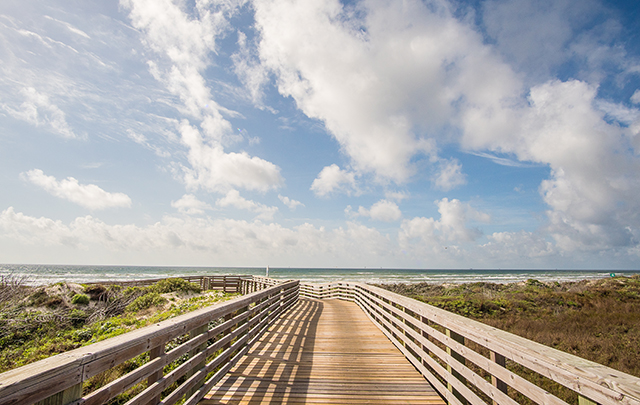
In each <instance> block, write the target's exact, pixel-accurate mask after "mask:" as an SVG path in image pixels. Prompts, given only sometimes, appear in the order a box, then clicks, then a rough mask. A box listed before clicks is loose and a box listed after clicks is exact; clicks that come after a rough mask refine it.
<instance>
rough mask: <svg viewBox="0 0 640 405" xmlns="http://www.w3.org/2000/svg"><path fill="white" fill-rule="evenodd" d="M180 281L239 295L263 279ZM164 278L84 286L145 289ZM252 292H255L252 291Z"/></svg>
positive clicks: (222, 277)
mask: <svg viewBox="0 0 640 405" xmlns="http://www.w3.org/2000/svg"><path fill="white" fill-rule="evenodd" d="M180 278H181V279H183V280H185V281H188V282H190V283H193V284H196V285H198V286H199V287H200V289H202V290H203V291H206V290H221V291H224V292H230V293H239V292H243V291H245V290H246V291H249V289H251V288H254V287H255V283H259V281H258V280H257V279H260V278H264V277H254V276H250V275H232V276H229V275H215V276H180ZM165 279H166V278H148V279H141V280H131V281H117V280H116V281H96V282H91V283H85V284H102V285H109V284H117V285H121V286H127V287H146V286H150V285H152V284H155V283H157V282H158V281H161V280H165ZM262 283H263V284H264V285H273V284H268V283H266V282H262ZM252 291H257V289H253V290H252Z"/></svg>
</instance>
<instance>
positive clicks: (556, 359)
mask: <svg viewBox="0 0 640 405" xmlns="http://www.w3.org/2000/svg"><path fill="white" fill-rule="evenodd" d="M300 296H301V297H307V298H316V299H327V298H339V299H346V300H350V301H354V302H355V303H357V304H358V305H359V306H360V307H361V308H362V310H364V311H365V312H366V313H367V315H368V316H369V318H370V319H371V320H372V321H373V322H374V323H375V324H376V325H377V326H378V327H379V328H380V329H381V330H382V332H383V333H385V334H386V335H387V337H388V338H389V339H390V340H391V341H392V342H393V343H394V344H395V345H396V347H398V349H399V350H400V351H402V352H403V353H404V354H405V356H406V357H407V359H408V360H409V361H411V363H413V365H414V366H415V367H416V368H417V369H418V370H419V371H420V372H422V374H423V375H424V376H425V378H426V379H427V380H428V381H429V382H430V383H431V384H432V385H433V386H434V388H435V389H436V390H437V391H438V392H439V393H440V395H441V396H442V397H443V398H445V399H446V400H447V401H448V402H449V403H450V404H460V405H462V404H511V405H515V404H521V403H538V404H545V405H546V404H553V405H560V404H568V403H570V402H566V401H564V400H563V399H560V398H559V397H558V396H556V395H554V394H552V393H551V392H549V391H548V390H547V389H545V388H543V387H541V386H540V385H543V384H542V383H540V381H545V380H546V379H548V380H551V381H553V382H555V383H557V384H559V385H561V386H563V387H566V388H568V389H569V390H571V391H573V392H574V394H575V402H577V403H579V404H581V405H583V404H603V405H604V404H625V405H639V404H640V378H638V377H635V376H632V375H629V374H625V373H622V372H619V371H617V370H614V369H612V368H609V367H606V366H603V365H601V364H598V363H595V362H592V361H589V360H585V359H582V358H580V357H577V356H573V355H571V354H568V353H565V352H562V351H559V350H556V349H553V348H551V347H548V346H545V345H542V344H539V343H536V342H533V341H531V340H528V339H525V338H522V337H519V336H516V335H513V334H511V333H508V332H505V331H502V330H500V329H497V328H494V327H491V326H488V325H485V324H483V323H480V322H477V321H474V320H471V319H469V318H465V317H463V316H460V315H457V314H453V313H451V312H448V311H445V310H443V309H440V308H436V307H433V306H431V305H428V304H425V303H422V302H419V301H417V300H414V299H411V298H408V297H404V296H401V295H398V294H395V293H392V292H390V291H387V290H383V289H381V288H378V287H374V286H370V285H366V284H360V283H346V282H339V283H328V284H321V285H314V284H307V283H301V285H300ZM522 370H524V371H525V372H522ZM532 375H533V376H534V378H531V376H532ZM552 384H553V383H552ZM572 402H573V401H572Z"/></svg>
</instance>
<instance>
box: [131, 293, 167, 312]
mask: <svg viewBox="0 0 640 405" xmlns="http://www.w3.org/2000/svg"><path fill="white" fill-rule="evenodd" d="M165 302H167V299H166V298H164V297H163V296H161V295H160V294H158V293H157V292H152V293H148V294H145V295H143V296H141V297H138V298H136V299H135V300H133V302H132V303H131V304H129V305H127V307H126V311H127V312H136V311H140V310H143V309H147V308H150V307H154V306H158V305H162V304H164V303H165Z"/></svg>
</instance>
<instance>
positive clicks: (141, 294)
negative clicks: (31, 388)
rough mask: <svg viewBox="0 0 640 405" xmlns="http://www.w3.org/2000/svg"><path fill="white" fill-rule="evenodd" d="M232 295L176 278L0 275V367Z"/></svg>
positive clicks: (164, 317) (101, 338)
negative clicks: (52, 279)
mask: <svg viewBox="0 0 640 405" xmlns="http://www.w3.org/2000/svg"><path fill="white" fill-rule="evenodd" d="M236 295H237V294H225V293H223V292H220V291H208V292H201V291H200V288H199V287H198V286H196V285H194V284H192V283H189V282H187V281H185V280H183V279H179V278H174V279H165V280H162V281H159V282H157V283H156V284H154V285H151V286H148V287H123V286H120V285H101V284H89V285H80V284H73V283H56V284H53V285H49V286H37V287H36V286H28V285H26V283H25V282H24V280H22V279H18V278H16V277H11V276H7V277H4V278H2V279H0V372H4V371H7V370H10V369H13V368H16V367H21V366H23V365H26V364H29V363H32V362H34V361H38V360H41V359H43V358H46V357H49V356H52V355H55V354H58V353H62V352H65V351H68V350H72V349H75V348H78V347H81V346H85V345H88V344H92V343H95V342H98V341H101V340H104V339H108V338H111V337H114V336H117V335H121V334H123V333H126V332H129V331H131V330H133V329H136V328H140V327H143V326H146V325H149V324H152V323H156V322H160V321H163V320H165V319H169V318H171V317H174V316H177V315H180V314H183V313H186V312H189V311H193V310H196V309H199V308H202V307H205V306H208V305H212V304H214V303H216V302H219V301H222V300H226V299H230V298H232V297H234V296H236Z"/></svg>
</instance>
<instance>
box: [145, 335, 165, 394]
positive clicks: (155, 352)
mask: <svg viewBox="0 0 640 405" xmlns="http://www.w3.org/2000/svg"><path fill="white" fill-rule="evenodd" d="M163 354H164V343H162V344H161V345H159V346H156V347H153V348H151V350H149V361H151V360H153V359H155V358H157V357H160V356H162V355H163ZM162 376H163V372H162V370H158V371H156V372H155V373H153V374H151V375H150V376H149V377H148V378H147V387H150V386H151V385H152V384H153V383H155V382H156V381H158V380H159V379H161V378H162ZM160 399H161V398H160V395H158V396H157V397H155V398H153V399H152V400H151V401H149V402H148V404H147V405H156V404H158V403H160Z"/></svg>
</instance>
